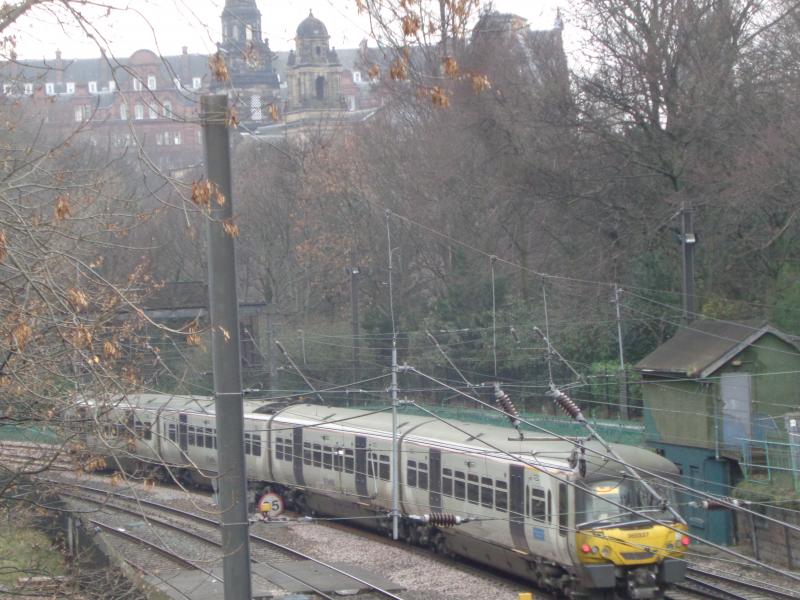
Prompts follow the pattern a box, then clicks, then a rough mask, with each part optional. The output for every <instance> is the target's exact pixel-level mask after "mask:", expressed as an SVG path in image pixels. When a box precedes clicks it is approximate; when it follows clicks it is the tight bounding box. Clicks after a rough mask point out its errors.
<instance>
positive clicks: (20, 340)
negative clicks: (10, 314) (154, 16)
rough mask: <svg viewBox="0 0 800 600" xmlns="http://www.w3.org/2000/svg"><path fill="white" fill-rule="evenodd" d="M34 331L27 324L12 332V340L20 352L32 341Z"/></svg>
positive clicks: (20, 325) (22, 324)
mask: <svg viewBox="0 0 800 600" xmlns="http://www.w3.org/2000/svg"><path fill="white" fill-rule="evenodd" d="M32 335H33V331H32V330H31V327H30V325H28V324H27V323H20V324H18V325H17V326H16V327H14V329H12V330H11V338H12V341H13V343H14V345H15V346H16V347H17V349H18V350H23V349H24V348H25V345H26V344H27V343H28V341H29V340H30V339H31V336H32Z"/></svg>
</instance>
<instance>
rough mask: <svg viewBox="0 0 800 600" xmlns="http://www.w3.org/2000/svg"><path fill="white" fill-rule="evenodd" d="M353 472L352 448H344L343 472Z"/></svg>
mask: <svg viewBox="0 0 800 600" xmlns="http://www.w3.org/2000/svg"><path fill="white" fill-rule="evenodd" d="M353 471H355V461H354V460H353V450H352V448H345V450H344V472H345V473H352V472H353Z"/></svg>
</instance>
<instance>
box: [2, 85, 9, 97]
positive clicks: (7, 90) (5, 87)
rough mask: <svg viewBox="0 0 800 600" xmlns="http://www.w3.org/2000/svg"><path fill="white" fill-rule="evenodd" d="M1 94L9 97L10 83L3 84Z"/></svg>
mask: <svg viewBox="0 0 800 600" xmlns="http://www.w3.org/2000/svg"><path fill="white" fill-rule="evenodd" d="M3 93H4V94H5V95H6V96H10V95H11V84H10V83H4V84H3Z"/></svg>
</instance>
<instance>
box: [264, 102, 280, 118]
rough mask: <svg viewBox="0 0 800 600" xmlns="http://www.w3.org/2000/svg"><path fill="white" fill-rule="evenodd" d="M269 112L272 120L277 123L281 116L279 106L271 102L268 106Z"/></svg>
mask: <svg viewBox="0 0 800 600" xmlns="http://www.w3.org/2000/svg"><path fill="white" fill-rule="evenodd" d="M267 112H268V113H269V117H270V119H272V120H273V121H277V120H278V118H279V117H280V115H279V114H278V106H277V105H276V104H275V103H274V102H270V103H269V104H267Z"/></svg>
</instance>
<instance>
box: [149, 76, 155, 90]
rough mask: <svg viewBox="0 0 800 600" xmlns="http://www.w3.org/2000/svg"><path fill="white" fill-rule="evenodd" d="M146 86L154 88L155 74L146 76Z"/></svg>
mask: <svg viewBox="0 0 800 600" xmlns="http://www.w3.org/2000/svg"><path fill="white" fill-rule="evenodd" d="M147 87H148V88H150V89H151V90H154V89H156V76H155V75H148V76H147Z"/></svg>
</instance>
